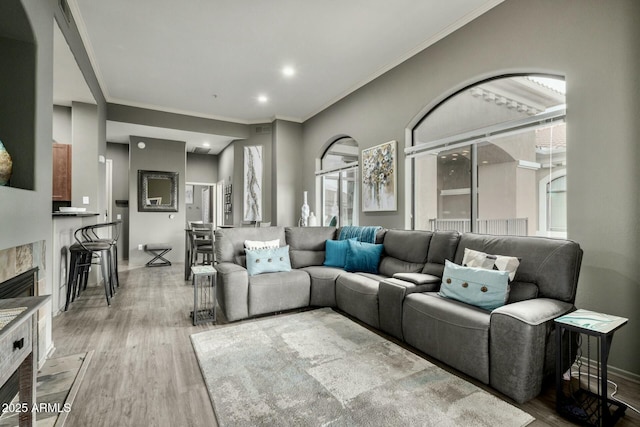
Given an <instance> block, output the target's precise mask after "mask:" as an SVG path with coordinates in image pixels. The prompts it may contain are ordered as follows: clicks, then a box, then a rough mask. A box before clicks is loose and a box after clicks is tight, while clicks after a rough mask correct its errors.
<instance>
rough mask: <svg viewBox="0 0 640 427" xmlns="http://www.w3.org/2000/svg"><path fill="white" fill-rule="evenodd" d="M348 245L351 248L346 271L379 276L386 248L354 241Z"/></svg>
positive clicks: (345, 267) (348, 253)
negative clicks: (381, 259)
mask: <svg viewBox="0 0 640 427" xmlns="http://www.w3.org/2000/svg"><path fill="white" fill-rule="evenodd" d="M347 243H348V244H349V247H348V249H347V259H346V262H345V265H344V269H345V270H347V271H349V272H355V271H361V272H364V273H374V274H377V273H378V266H379V265H380V256H381V255H382V250H383V249H384V246H383V245H377V244H375V243H365V242H357V241H354V240H347Z"/></svg>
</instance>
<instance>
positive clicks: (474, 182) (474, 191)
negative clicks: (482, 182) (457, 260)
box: [469, 144, 478, 233]
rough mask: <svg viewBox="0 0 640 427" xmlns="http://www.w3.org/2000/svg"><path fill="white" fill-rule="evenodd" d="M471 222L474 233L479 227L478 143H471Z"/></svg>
mask: <svg viewBox="0 0 640 427" xmlns="http://www.w3.org/2000/svg"><path fill="white" fill-rule="evenodd" d="M470 163H471V218H470V220H471V224H469V229H470V231H471V232H472V233H474V232H477V228H478V225H477V224H478V144H471V162H470Z"/></svg>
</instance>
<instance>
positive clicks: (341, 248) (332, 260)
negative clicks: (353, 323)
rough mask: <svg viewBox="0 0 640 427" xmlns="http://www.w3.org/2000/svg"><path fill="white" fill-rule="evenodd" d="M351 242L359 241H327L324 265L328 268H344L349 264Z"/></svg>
mask: <svg viewBox="0 0 640 427" xmlns="http://www.w3.org/2000/svg"><path fill="white" fill-rule="evenodd" d="M349 240H353V241H354V242H355V241H356V240H357V239H355V238H354V239H348V240H327V241H326V244H325V250H324V263H323V264H322V265H324V266H326V267H337V268H344V266H345V265H346V263H347V251H348V250H349Z"/></svg>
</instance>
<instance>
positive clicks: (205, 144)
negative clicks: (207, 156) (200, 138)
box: [202, 142, 211, 147]
mask: <svg viewBox="0 0 640 427" xmlns="http://www.w3.org/2000/svg"><path fill="white" fill-rule="evenodd" d="M210 145H211V144H209V143H208V142H203V143H202V146H203V147H209V146H210Z"/></svg>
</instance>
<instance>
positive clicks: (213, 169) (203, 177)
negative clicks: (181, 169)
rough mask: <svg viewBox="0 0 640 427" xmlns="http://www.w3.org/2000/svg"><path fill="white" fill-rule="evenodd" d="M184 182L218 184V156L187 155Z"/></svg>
mask: <svg viewBox="0 0 640 427" xmlns="http://www.w3.org/2000/svg"><path fill="white" fill-rule="evenodd" d="M186 182H202V183H207V184H215V183H216V182H218V156H214V155H211V154H195V153H187V180H186Z"/></svg>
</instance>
